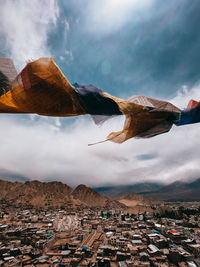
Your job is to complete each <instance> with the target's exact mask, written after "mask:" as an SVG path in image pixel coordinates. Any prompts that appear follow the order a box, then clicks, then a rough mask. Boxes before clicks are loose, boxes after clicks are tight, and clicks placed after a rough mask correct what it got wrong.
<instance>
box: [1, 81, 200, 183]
mask: <svg viewBox="0 0 200 267" xmlns="http://www.w3.org/2000/svg"><path fill="white" fill-rule="evenodd" d="M199 90H200V86H196V87H194V88H192V89H191V90H189V89H188V90H187V91H181V92H179V93H178V94H177V96H176V97H174V99H172V101H173V102H176V103H179V104H182V103H185V104H186V103H187V102H188V101H189V99H190V98H196V96H197V95H198V93H197V92H199ZM22 118H24V117H21V116H19V117H18V116H12V115H7V116H6V115H1V118H0V119H1V122H0V123H1V131H0V140H2V142H1V149H0V158H1V161H0V170H1V169H3V170H5V169H6V170H10V172H11V173H17V174H22V175H23V176H25V177H28V178H30V179H40V180H45V179H49V180H50V179H54V180H55V179H58V180H62V181H64V182H65V183H67V184H69V185H77V184H79V183H85V184H87V185H90V186H91V185H103V184H128V183H134V182H143V181H149V180H155V181H159V182H163V183H167V182H172V181H174V180H178V179H181V180H182V179H194V178H198V177H200V162H199V158H200V150H199V149H198V147H199V146H200V138H199V133H200V124H193V125H188V126H182V127H176V126H174V127H173V128H172V130H171V131H170V132H169V133H166V134H163V135H160V136H157V137H154V138H151V139H146V140H145V139H130V140H128V141H127V142H125V143H124V144H120V145H119V144H114V143H111V142H105V143H103V144H99V145H95V146H89V147H88V145H87V144H88V143H92V142H96V141H100V140H104V139H105V137H106V136H107V134H108V133H109V132H111V131H116V130H118V129H120V128H122V126H123V121H122V120H121V119H119V120H118V119H113V120H108V121H107V122H106V123H105V125H103V126H102V127H97V126H96V125H94V124H93V122H92V121H91V120H89V119H88V117H80V118H77V119H76V120H74V121H73V120H71V119H70V118H65V119H62V120H60V119H58V118H48V117H39V116H34V117H33V116H32V120H29V116H27V119H26V120H24V119H22ZM63 120H65V123H68V122H69V123H68V125H67V126H64V125H63ZM61 123H62V126H61ZM65 123H64V124H65ZM139 155H155V156H154V157H149V159H148V160H141V159H142V157H138V156H139ZM138 158H139V159H140V160H139V159H138ZM0 176H1V172H0ZM18 176H19V175H18Z"/></svg>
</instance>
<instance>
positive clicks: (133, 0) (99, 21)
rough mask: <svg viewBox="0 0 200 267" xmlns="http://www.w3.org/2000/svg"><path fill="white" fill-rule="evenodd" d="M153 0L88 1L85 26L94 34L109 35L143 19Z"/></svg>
mask: <svg viewBox="0 0 200 267" xmlns="http://www.w3.org/2000/svg"><path fill="white" fill-rule="evenodd" d="M152 2H153V1H152V0H124V1H121V0H109V1H107V0H102V1H92V2H88V5H87V6H86V10H87V16H86V21H85V23H86V24H85V26H86V28H87V30H88V31H90V32H91V33H94V34H98V35H99V34H100V35H107V34H110V33H113V32H115V31H117V30H119V29H120V28H121V27H123V26H124V25H125V24H126V23H128V22H130V21H132V22H138V21H140V20H141V13H145V8H148V7H149V6H150V5H151V3H152ZM142 17H143V16H142Z"/></svg>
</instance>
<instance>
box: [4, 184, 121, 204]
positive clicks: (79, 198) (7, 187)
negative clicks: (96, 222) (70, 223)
mask: <svg viewBox="0 0 200 267" xmlns="http://www.w3.org/2000/svg"><path fill="white" fill-rule="evenodd" d="M0 203H1V204H6V205H12V206H13V205H15V206H22V207H30V206H31V207H43V208H45V207H46V208H47V207H50V208H55V207H72V208H77V207H80V206H81V207H109V206H110V207H122V206H123V204H120V203H119V202H118V201H116V200H112V199H110V198H108V197H105V196H103V195H101V194H99V193H98V192H96V191H94V190H93V189H91V188H89V187H87V186H85V185H79V186H77V187H76V188H75V189H72V188H71V187H70V186H68V185H66V184H63V183H61V182H48V183H45V182H39V181H28V182H25V183H21V182H9V181H4V180H0Z"/></svg>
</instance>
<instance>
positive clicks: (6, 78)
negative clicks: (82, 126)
mask: <svg viewBox="0 0 200 267" xmlns="http://www.w3.org/2000/svg"><path fill="white" fill-rule="evenodd" d="M14 73H15V75H16V77H15V79H14V78H13V77H14ZM0 113H35V114H39V115H45V116H58V117H59V116H62V117H65V116H66V117H68V116H79V115H84V114H90V115H91V116H92V117H93V119H94V121H95V122H96V123H103V122H104V121H105V120H107V119H108V118H111V117H113V116H119V115H124V116H125V123H124V128H123V129H122V130H121V131H118V132H112V133H110V134H109V135H108V137H107V140H110V141H113V142H116V143H123V142H124V141H126V140H128V139H130V138H132V137H136V138H149V137H153V136H156V135H159V134H162V133H165V132H168V131H169V130H170V129H171V127H172V125H173V124H176V125H177V126H180V125H184V124H190V123H196V122H199V121H200V104H199V102H196V101H194V100H191V101H190V102H189V104H188V108H187V109H185V110H183V111H181V110H180V109H179V108H177V107H176V106H174V105H173V104H171V103H169V102H167V101H163V100H158V99H154V98H149V97H146V96H143V95H138V96H132V97H131V98H129V99H128V100H123V99H120V98H117V97H114V96H112V95H110V94H108V93H107V92H105V91H103V90H101V89H99V88H96V87H95V86H93V85H79V84H74V86H73V85H71V84H70V82H69V81H68V80H67V78H66V77H65V76H64V75H63V73H62V72H61V70H60V69H59V68H58V66H57V65H56V63H55V62H54V60H53V58H40V59H38V60H36V61H33V62H29V63H28V64H27V65H26V66H25V68H24V69H23V70H22V71H21V72H20V73H19V74H18V75H17V73H16V71H15V68H14V64H13V63H12V61H10V59H6V60H5V59H2V58H0Z"/></svg>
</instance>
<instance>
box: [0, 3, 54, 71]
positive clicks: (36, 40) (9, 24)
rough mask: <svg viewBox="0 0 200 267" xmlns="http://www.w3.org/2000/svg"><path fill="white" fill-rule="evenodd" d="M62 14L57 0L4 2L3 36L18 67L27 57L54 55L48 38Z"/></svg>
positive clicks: (1, 14) (0, 12)
mask: <svg viewBox="0 0 200 267" xmlns="http://www.w3.org/2000/svg"><path fill="white" fill-rule="evenodd" d="M58 14H59V8H58V6H57V2H56V0H44V1H40V0H33V1H25V0H14V1H1V9H0V24H1V28H0V35H1V36H4V46H5V41H6V48H7V50H8V51H9V55H10V57H12V58H13V59H14V62H15V64H16V65H17V67H18V68H22V67H23V66H24V65H25V62H26V61H27V60H30V59H37V58H38V57H41V56H49V55H51V53H50V51H49V49H48V45H47V38H48V33H49V31H51V30H52V29H53V28H54V27H55V24H56V21H57V17H58Z"/></svg>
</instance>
